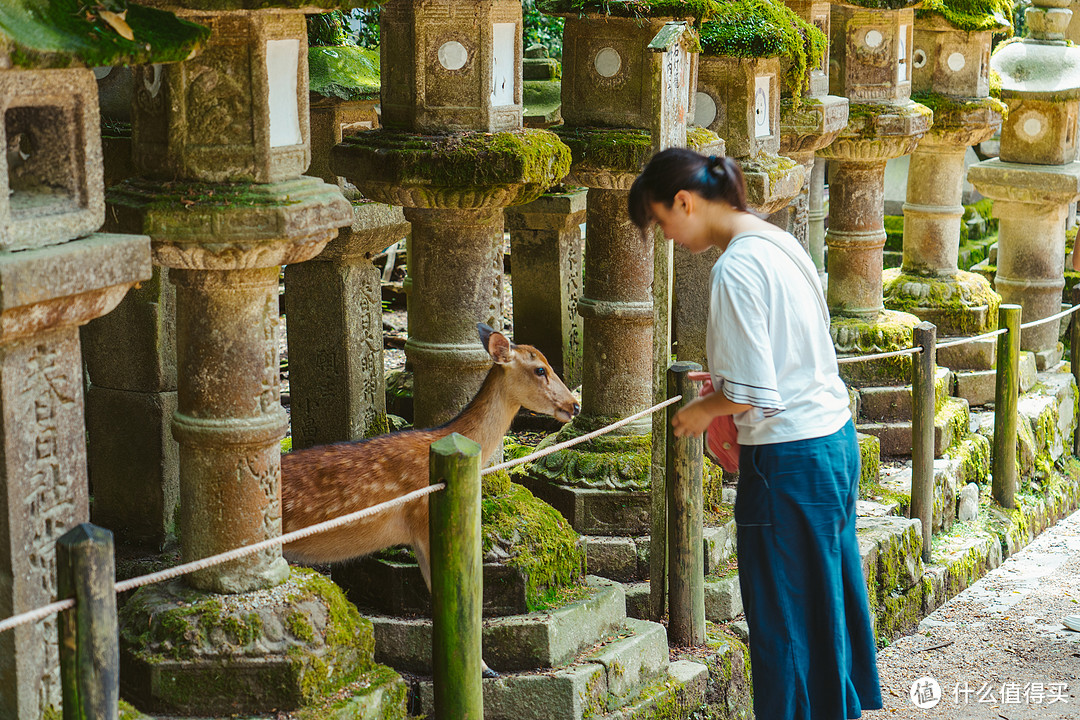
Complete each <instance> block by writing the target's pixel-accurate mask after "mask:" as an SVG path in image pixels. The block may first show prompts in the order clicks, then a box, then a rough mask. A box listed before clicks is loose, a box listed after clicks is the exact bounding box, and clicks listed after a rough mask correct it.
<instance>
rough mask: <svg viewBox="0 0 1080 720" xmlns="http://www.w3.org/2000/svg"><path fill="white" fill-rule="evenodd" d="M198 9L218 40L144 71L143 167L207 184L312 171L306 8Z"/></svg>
mask: <svg viewBox="0 0 1080 720" xmlns="http://www.w3.org/2000/svg"><path fill="white" fill-rule="evenodd" d="M188 17H189V19H191V20H192V21H194V22H198V23H201V24H203V25H207V26H209V27H211V28H212V29H213V33H214V36H215V38H217V41H216V42H215V43H213V44H212V45H211V46H210V47H208V48H207V49H206V51H205V52H203V53H201V54H200V55H198V56H197V57H195V58H193V59H192V60H190V61H189V62H188V63H186V64H185V65H183V67H182V71H180V72H172V73H167V74H165V75H164V77H163V75H162V73H161V70H160V68H157V67H152V66H144V67H140V68H137V69H136V71H135V103H134V105H133V109H132V111H133V124H134V125H135V126H136V127H138V128H140V132H139V135H138V136H137V137H135V138H134V141H135V153H134V160H135V163H136V167H138V168H139V171H140V172H141V173H142V174H143V175H144V176H146V177H154V178H165V179H171V178H173V177H184V178H187V179H190V180H200V181H204V182H257V183H272V182H279V181H281V180H285V179H288V178H292V177H295V176H297V175H300V174H301V173H303V172H304V170H306V169H307V167H308V165H309V163H310V162H311V152H310V149H309V146H308V133H309V127H308V122H309V121H308V96H307V92H306V85H307V73H308V48H307V40H306V34H305V26H304V18H303V16H302V15H299V14H297V13H286V12H282V13H280V14H279V13H273V12H265V13H247V14H242V15H225V14H207V15H202V14H197V13H195V14H191V15H189V16H188ZM249 48H250V51H249ZM301 88H304V92H301ZM175 106H183V107H185V108H186V111H185V112H183V113H175V112H172V111H171V108H173V107H175Z"/></svg>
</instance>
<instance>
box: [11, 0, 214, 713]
mask: <svg viewBox="0 0 1080 720" xmlns="http://www.w3.org/2000/svg"><path fill="white" fill-rule="evenodd" d="M127 18H128V26H129V28H130V30H131V32H132V34H133V36H134V38H135V40H133V41H127V40H125V39H123V38H122V37H121V36H120V35H118V34H116V33H115V32H114V31H113V30H112V29H111V28H110V26H109V25H108V24H107V23H106V22H105V21H104V20H103V19H102V17H101V16H100V15H98V14H97V12H96V11H88V12H87V13H85V14H75V15H71V14H69V13H68V12H67V11H66V10H63V9H57V8H56V5H47V6H45V7H42V8H37V7H31V6H30V5H28V4H23V3H15V4H10V3H9V4H5V5H4V6H3V7H2V8H0V118H2V119H3V122H2V123H0V143H2V145H3V147H4V148H6V150H7V151H6V152H5V153H4V154H2V155H0V288H2V289H0V397H2V398H3V401H2V406H3V414H2V417H0V442H2V446H3V448H4V450H3V452H2V453H0V457H2V462H0V506H2V507H3V508H4V510H3V513H2V515H3V520H2V521H0V544H2V546H0V616H2V617H9V616H11V615H15V614H19V613H23V612H26V611H29V610H33V609H36V608H38V607H41V606H43V605H46V604H48V603H49V602H51V601H52V600H54V599H55V597H56V594H57V586H56V553H55V548H56V541H57V539H58V538H59V537H60V536H61V535H64V534H65V533H66V532H67V531H68V530H71V529H72V528H73V527H74V526H75V525H77V524H79V523H83V522H87V521H88V520H89V489H88V486H87V452H86V431H85V427H84V419H83V418H84V411H83V366H82V359H81V353H80V341H79V326H81V325H83V324H85V323H86V322H88V321H89V320H91V319H92V318H97V317H99V316H101V315H104V314H105V313H108V312H109V311H110V310H112V309H113V308H114V307H115V306H116V305H117V304H118V303H119V302H120V300H121V299H122V298H123V297H124V294H125V293H126V292H127V291H128V289H129V288H130V287H131V286H132V285H134V284H135V283H137V282H139V281H143V280H146V279H148V278H149V277H150V274H151V271H150V246H149V239H148V238H147V237H145V235H141V234H135V235H120V234H115V233H109V232H97V231H98V229H99V228H100V227H101V225H102V223H103V222H104V221H105V199H104V187H103V183H102V177H103V171H102V153H101V134H100V130H99V127H100V116H99V112H98V93H97V85H96V83H95V80H94V73H93V71H92V70H91V69H90V68H92V67H95V66H98V65H111V64H134V63H150V62H165V61H169V60H173V59H178V58H182V57H186V56H187V55H189V54H190V53H192V52H194V51H196V50H197V49H198V48H199V47H200V46H201V45H202V44H203V42H204V41H205V39H206V34H207V33H206V30H205V28H200V27H198V26H195V25H191V24H189V23H182V22H178V21H177V19H176V18H175V17H174V16H172V15H170V14H168V13H164V12H160V11H156V10H149V9H147V8H144V7H139V6H134V5H133V6H131V7H130V8H129V9H128V15H127ZM161 31H163V32H164V33H165V35H161V34H158V32H161ZM87 36H89V37H90V38H91V39H90V40H88V39H87ZM165 36H167V37H169V38H170V40H169V41H168V42H167V43H160V42H158V41H156V40H154V38H160V37H165ZM57 68H62V69H57ZM56 624H57V617H56V616H55V615H53V616H51V617H49V618H46V619H43V620H41V621H39V622H37V623H33V624H29V625H24V626H22V627H19V628H16V629H15V630H13V631H11V632H6V633H3V634H0V717H4V718H20V719H26V720H38V719H39V718H42V717H48V716H59V713H60V704H61V689H60V668H59V657H58V655H59V650H58V633H57V627H56Z"/></svg>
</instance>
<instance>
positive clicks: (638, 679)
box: [585, 618, 668, 711]
mask: <svg viewBox="0 0 1080 720" xmlns="http://www.w3.org/2000/svg"><path fill="white" fill-rule="evenodd" d="M622 628H623V631H624V632H626V633H627V635H628V637H626V638H625V639H622V640H619V641H617V642H613V643H611V644H610V645H605V646H604V647H602V648H600V650H598V651H597V652H595V653H593V654H592V655H589V656H588V657H587V658H585V659H586V660H587V661H590V662H598V663H600V664H601V665H603V666H604V670H605V672H606V673H607V691H608V694H607V698H606V709H607V710H609V711H610V710H615V709H617V708H619V707H621V706H622V705H624V704H626V703H627V702H628V701H630V700H632V699H633V698H634V696H635V695H637V694H638V693H639V692H640V691H641V689H642V688H644V687H646V686H648V685H650V684H652V683H653V682H655V681H656V680H657V679H658V678H660V677H661V676H662V675H663V674H664V672H665V671H666V670H667V668H668V643H667V631H666V630H665V629H664V626H663V625H660V624H659V623H653V622H648V621H645V620H634V619H633V618H627V619H625V620H623V625H622Z"/></svg>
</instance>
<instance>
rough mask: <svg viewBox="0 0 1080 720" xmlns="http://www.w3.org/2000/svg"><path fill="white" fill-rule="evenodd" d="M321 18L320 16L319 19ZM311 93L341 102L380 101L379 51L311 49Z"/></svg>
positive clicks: (309, 65)
mask: <svg viewBox="0 0 1080 720" xmlns="http://www.w3.org/2000/svg"><path fill="white" fill-rule="evenodd" d="M316 17H319V16H316ZM308 73H309V78H310V90H311V92H312V93H314V94H316V95H322V96H323V97H333V98H338V99H340V100H367V99H372V98H378V97H379V51H378V50H368V49H367V48H362V47H356V46H355V45H347V46H340V47H310V48H308Z"/></svg>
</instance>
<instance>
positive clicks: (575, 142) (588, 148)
mask: <svg viewBox="0 0 1080 720" xmlns="http://www.w3.org/2000/svg"><path fill="white" fill-rule="evenodd" d="M553 131H554V132H555V133H556V134H557V135H558V136H559V139H560V140H562V141H563V142H564V143H566V145H567V147H569V148H570V155H571V157H572V158H573V160H572V162H573V166H574V169H575V170H576V169H578V168H582V169H597V170H610V171H614V172H623V173H635V174H636V173H639V172H641V169H642V168H643V167H645V163H647V162H649V158H650V157H652V152H653V147H652V136H651V135H650V134H649V131H648V130H635V129H632V128H568V127H566V126H565V125H563V126H559V127H556V128H553Z"/></svg>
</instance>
